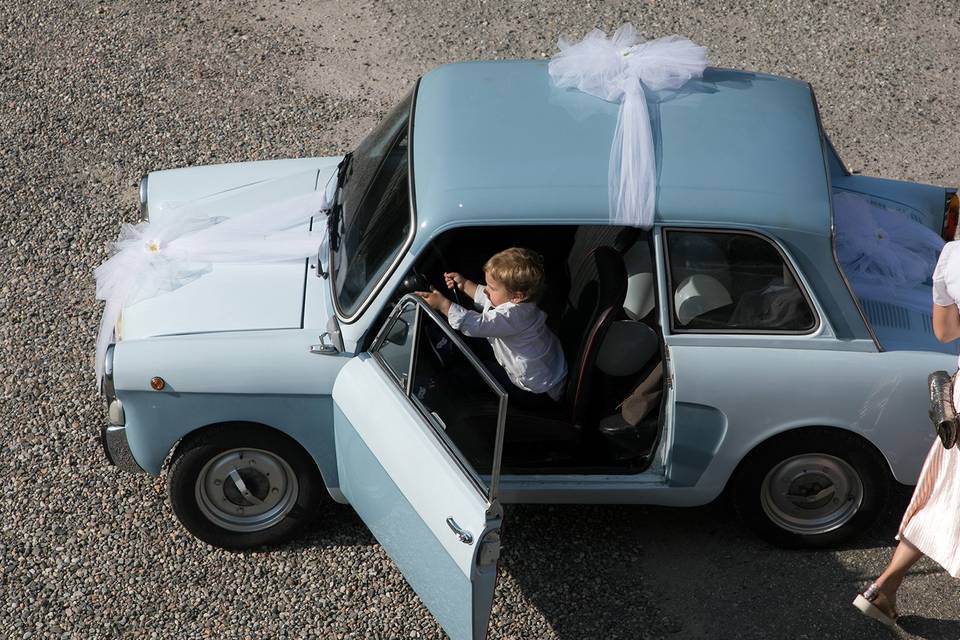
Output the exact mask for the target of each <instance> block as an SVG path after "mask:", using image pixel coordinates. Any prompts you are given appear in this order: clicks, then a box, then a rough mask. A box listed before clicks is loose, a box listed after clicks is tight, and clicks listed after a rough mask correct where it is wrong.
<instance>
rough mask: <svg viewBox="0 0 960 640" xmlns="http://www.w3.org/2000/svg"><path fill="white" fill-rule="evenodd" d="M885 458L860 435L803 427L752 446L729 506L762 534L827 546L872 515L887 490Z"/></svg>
mask: <svg viewBox="0 0 960 640" xmlns="http://www.w3.org/2000/svg"><path fill="white" fill-rule="evenodd" d="M890 484H891V482H890V473H889V471H888V469H887V465H886V462H885V461H884V460H883V458H882V457H881V456H880V454H879V453H878V452H877V451H876V450H875V449H873V448H872V447H871V446H870V445H868V444H866V443H864V442H863V441H862V440H861V439H860V438H858V437H857V436H855V435H853V434H850V433H845V432H842V431H839V430H832V429H801V430H797V431H791V432H789V433H786V434H784V435H781V436H778V437H776V438H774V439H772V440H770V441H768V442H765V443H764V444H762V445H760V446H759V447H757V448H756V449H755V450H753V451H752V452H751V453H750V454H749V455H748V456H747V458H745V459H744V461H743V462H742V463H741V465H740V467H739V469H738V470H737V473H736V475H735V476H734V478H733V482H732V483H731V485H732V486H731V490H732V498H733V503H734V507H735V508H736V511H737V513H738V514H739V515H740V517H741V518H742V519H743V520H744V521H745V522H746V523H747V524H748V525H749V526H750V527H751V528H752V529H753V530H754V531H756V532H757V534H758V535H760V537H762V538H764V539H765V540H767V541H768V542H771V543H772V544H775V545H777V546H781V547H788V548H822V547H832V546H835V545H838V544H840V543H841V542H844V541H846V540H848V539H850V538H851V537H853V536H855V535H857V534H858V533H860V532H861V531H863V530H864V529H866V528H867V527H869V526H870V525H871V524H873V522H874V521H875V520H876V517H877V515H878V514H879V513H880V512H881V511H882V510H883V508H884V506H885V504H886V501H887V496H888V495H889V492H890Z"/></svg>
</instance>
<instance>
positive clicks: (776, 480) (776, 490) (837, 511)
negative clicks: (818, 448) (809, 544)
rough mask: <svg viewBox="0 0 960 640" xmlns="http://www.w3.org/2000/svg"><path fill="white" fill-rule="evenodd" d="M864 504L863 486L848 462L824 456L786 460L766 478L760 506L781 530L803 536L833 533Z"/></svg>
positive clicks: (795, 457)
mask: <svg viewBox="0 0 960 640" xmlns="http://www.w3.org/2000/svg"><path fill="white" fill-rule="evenodd" d="M862 502H863V483H862V482H861V481H860V476H859V475H858V474H857V472H856V471H855V470H854V469H853V467H851V466H850V465H849V464H848V463H847V462H846V461H844V460H841V459H840V458H835V457H834V456H830V455H827V454H824V453H806V454H803V455H799V456H794V457H792V458H788V459H787V460H784V461H783V462H781V463H780V464H778V465H776V466H775V467H774V468H773V469H771V470H770V472H769V473H768V474H767V476H766V477H765V478H764V479H763V484H762V485H761V487H760V503H761V505H762V506H763V511H764V513H766V514H767V517H768V518H770V520H771V521H773V523H774V524H776V525H777V526H778V527H780V528H781V529H786V530H787V531H791V532H793V533H799V534H803V535H815V534H819V533H827V532H828V531H833V530H834V529H837V528H839V527H842V526H843V525H844V524H846V523H847V522H849V521H850V519H851V518H853V516H854V515H856V513H857V511H859V510H860V505H861V503H862Z"/></svg>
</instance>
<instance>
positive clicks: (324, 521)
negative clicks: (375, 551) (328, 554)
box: [280, 500, 377, 551]
mask: <svg viewBox="0 0 960 640" xmlns="http://www.w3.org/2000/svg"><path fill="white" fill-rule="evenodd" d="M374 544H377V539H376V538H374V537H373V534H372V533H370V530H369V529H368V528H367V525H365V524H364V523H363V520H361V519H360V516H358V515H357V512H356V511H354V510H353V508H352V507H351V506H350V505H346V504H338V503H336V502H333V501H332V500H329V501H327V502H325V503H324V504H323V505H321V506H320V510H319V511H318V513H317V514H316V516H315V517H314V520H313V522H311V523H310V525H308V526H307V527H306V528H305V529H304V530H303V531H301V532H300V534H299V535H298V536H297V537H295V538H294V539H292V540H290V541H289V542H287V543H285V544H284V545H282V546H281V547H280V548H281V549H284V550H288V551H304V550H310V549H326V548H329V547H357V546H370V545H374Z"/></svg>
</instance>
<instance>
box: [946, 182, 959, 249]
mask: <svg viewBox="0 0 960 640" xmlns="http://www.w3.org/2000/svg"><path fill="white" fill-rule="evenodd" d="M958 217H960V198H958V197H957V192H956V191H954V192H953V193H951V192H949V191H948V192H947V211H946V213H944V214H943V233H942V234H941V235H942V236H943V239H944V240H947V241H948V242H949V241H950V240H953V239H954V238H956V237H957V218H958Z"/></svg>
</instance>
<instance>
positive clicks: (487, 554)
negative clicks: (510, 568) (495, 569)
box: [477, 531, 500, 567]
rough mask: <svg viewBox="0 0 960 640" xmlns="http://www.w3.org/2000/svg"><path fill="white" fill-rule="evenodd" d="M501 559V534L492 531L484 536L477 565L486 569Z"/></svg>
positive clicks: (478, 551)
mask: <svg viewBox="0 0 960 640" xmlns="http://www.w3.org/2000/svg"><path fill="white" fill-rule="evenodd" d="M499 559H500V533H499V532H497V531H491V532H490V533H488V534H487V535H485V536H483V540H481V541H480V548H479V549H478V550H477V564H478V565H480V566H481V567H486V566H489V565H491V564H495V563H496V562H497V560H499Z"/></svg>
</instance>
